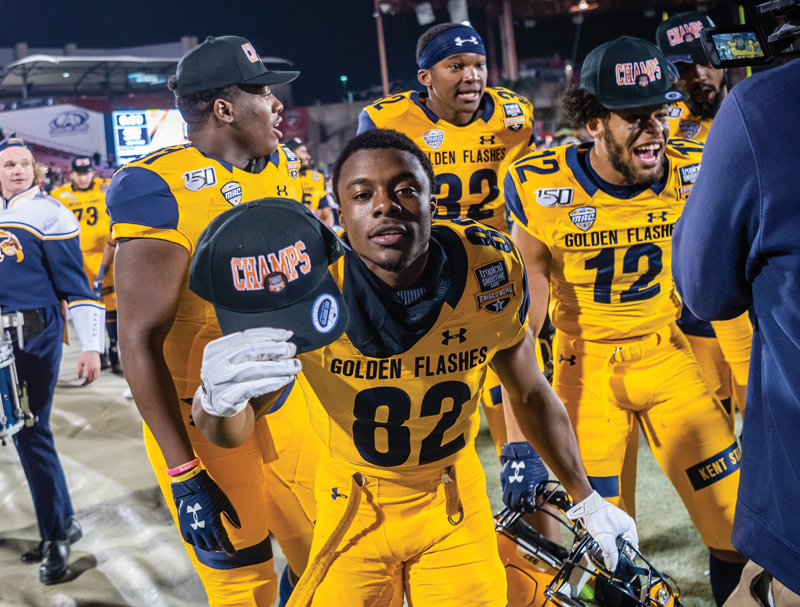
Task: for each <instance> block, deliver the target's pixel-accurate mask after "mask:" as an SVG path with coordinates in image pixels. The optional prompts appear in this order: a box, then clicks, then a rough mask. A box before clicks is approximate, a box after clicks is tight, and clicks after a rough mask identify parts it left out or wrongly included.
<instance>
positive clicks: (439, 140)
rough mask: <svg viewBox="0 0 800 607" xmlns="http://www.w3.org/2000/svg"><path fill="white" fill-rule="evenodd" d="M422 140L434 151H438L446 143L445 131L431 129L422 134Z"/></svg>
mask: <svg viewBox="0 0 800 607" xmlns="http://www.w3.org/2000/svg"><path fill="white" fill-rule="evenodd" d="M422 139H423V140H424V141H425V143H427V144H428V147H429V148H430V149H432V150H438V149H439V148H440V147H442V144H443V143H444V131H442V130H441V129H431V130H430V131H428V132H427V133H423V134H422Z"/></svg>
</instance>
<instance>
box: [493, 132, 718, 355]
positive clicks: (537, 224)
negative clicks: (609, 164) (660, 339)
mask: <svg viewBox="0 0 800 607" xmlns="http://www.w3.org/2000/svg"><path fill="white" fill-rule="evenodd" d="M593 145H594V144H592V143H588V144H581V145H571V146H566V147H559V148H553V149H550V150H545V151H543V152H539V153H536V154H531V155H530V156H527V157H525V158H523V159H521V160H519V161H518V162H516V163H515V164H514V165H513V166H512V167H511V170H510V171H509V173H508V176H507V178H506V204H507V205H508V207H509V211H510V212H511V214H512V217H513V219H514V221H515V222H516V223H517V224H518V225H519V226H520V227H521V228H523V229H524V230H526V231H527V232H528V233H529V234H531V236H533V237H534V238H536V239H537V240H539V241H541V242H542V243H544V244H545V245H546V246H547V248H548V249H549V250H550V253H551V255H552V262H551V264H550V293H551V297H550V318H551V320H552V322H553V325H554V326H555V327H556V329H559V330H560V331H563V332H564V333H566V334H568V335H571V336H576V337H581V338H582V339H587V340H616V339H628V338H633V337H637V336H641V335H647V334H649V333H652V332H654V331H656V330H658V329H661V328H662V327H664V326H665V325H666V324H668V323H669V322H672V321H674V320H676V319H677V318H678V316H679V314H680V310H681V301H680V298H679V296H678V294H677V292H676V290H675V284H674V282H673V279H672V262H671V260H672V231H673V229H674V227H675V222H676V221H677V219H678V217H679V216H680V214H681V212H682V211H683V205H684V204H685V202H686V198H687V197H688V195H689V192H691V189H692V185H693V184H694V182H695V179H696V178H697V174H698V171H699V170H700V158H701V155H702V152H703V147H702V144H698V143H695V142H694V141H690V140H686V139H673V140H671V141H670V142H669V145H668V146H667V152H666V161H667V165H668V167H667V172H666V174H665V178H664V179H663V180H662V181H660V182H659V183H657V184H655V185H653V186H652V187H649V188H647V189H646V190H644V191H643V192H641V193H639V194H638V195H636V196H634V197H632V198H627V199H621V198H615V197H613V196H611V195H610V194H607V193H606V192H604V191H603V190H601V189H599V188H598V187H597V185H596V184H595V182H594V181H593V180H592V178H591V177H590V176H589V173H588V172H587V170H586V168H585V166H586V165H585V162H586V160H585V158H586V155H587V154H588V152H589V150H590V149H591V147H592V146H593Z"/></svg>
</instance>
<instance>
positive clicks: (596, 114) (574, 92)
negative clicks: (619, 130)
mask: <svg viewBox="0 0 800 607" xmlns="http://www.w3.org/2000/svg"><path fill="white" fill-rule="evenodd" d="M561 109H562V110H563V111H564V118H565V119H566V120H567V121H568V122H570V123H571V124H572V126H574V127H581V126H583V125H585V124H586V122H587V121H588V120H591V119H592V118H599V119H600V120H603V119H605V118H607V117H608V115H609V114H610V113H611V112H610V111H609V109H608V108H607V107H604V106H603V105H602V104H601V103H600V102H599V101H598V100H597V97H595V96H594V95H592V94H591V93H590V92H589V91H587V90H585V89H582V88H581V87H580V86H578V85H577V84H573V85H571V86H569V87H567V90H566V91H564V95H563V96H562V97H561Z"/></svg>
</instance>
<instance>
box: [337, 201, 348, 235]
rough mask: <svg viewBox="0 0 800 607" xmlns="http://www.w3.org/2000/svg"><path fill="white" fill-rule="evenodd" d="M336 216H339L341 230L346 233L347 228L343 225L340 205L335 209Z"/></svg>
mask: <svg viewBox="0 0 800 607" xmlns="http://www.w3.org/2000/svg"><path fill="white" fill-rule="evenodd" d="M336 214H337V215H338V216H339V225H340V226H342V229H343V230H344V231H345V232H346V231H347V226H346V225H345V223H346V222H345V220H344V213H342V205H339V206H338V207H337V209H336Z"/></svg>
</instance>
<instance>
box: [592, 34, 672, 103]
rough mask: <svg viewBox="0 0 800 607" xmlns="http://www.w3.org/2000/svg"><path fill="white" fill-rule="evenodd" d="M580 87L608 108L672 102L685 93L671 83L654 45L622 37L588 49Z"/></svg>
mask: <svg viewBox="0 0 800 607" xmlns="http://www.w3.org/2000/svg"><path fill="white" fill-rule="evenodd" d="M581 88H582V89H585V90H587V91H588V92H589V93H591V94H592V95H594V96H595V97H596V98H597V100H598V101H599V102H600V104H601V105H603V106H604V107H606V108H608V109H610V110H621V109H627V108H635V107H645V106H648V105H659V104H662V103H675V102H676V101H683V100H685V99H687V98H688V95H687V94H686V93H684V92H682V91H680V90H678V89H677V88H675V86H674V84H673V78H672V75H671V74H670V70H669V65H668V63H667V60H666V59H665V58H664V55H663V53H662V52H661V51H660V50H658V48H657V47H656V45H655V44H652V43H651V42H647V41H646V40H641V39H639V38H630V37H628V36H622V37H621V38H617V39H616V40H612V41H611V42H606V43H605V44H602V45H600V46H598V47H597V48H596V49H594V50H593V51H592V52H590V53H589V54H588V55H587V56H586V59H585V60H584V62H583V67H582V68H581Z"/></svg>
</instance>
